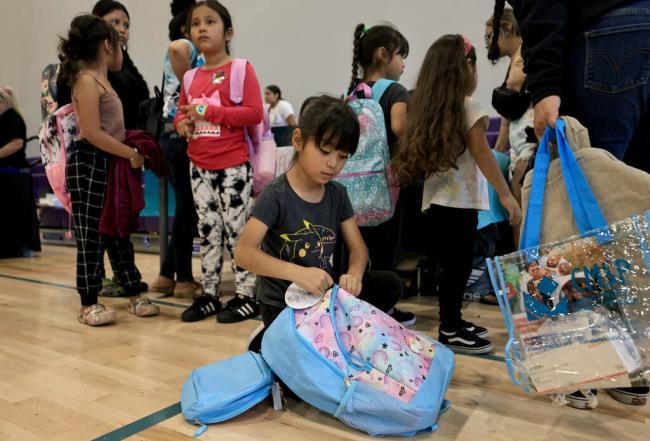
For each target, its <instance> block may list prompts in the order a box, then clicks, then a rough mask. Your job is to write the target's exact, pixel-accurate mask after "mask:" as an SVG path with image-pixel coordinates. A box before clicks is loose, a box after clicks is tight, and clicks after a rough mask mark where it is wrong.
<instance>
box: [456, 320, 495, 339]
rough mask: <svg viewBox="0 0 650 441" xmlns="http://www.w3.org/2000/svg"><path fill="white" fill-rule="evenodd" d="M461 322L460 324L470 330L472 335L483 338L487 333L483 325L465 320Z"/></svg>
mask: <svg viewBox="0 0 650 441" xmlns="http://www.w3.org/2000/svg"><path fill="white" fill-rule="evenodd" d="M462 323H463V324H462V326H463V329H465V330H467V331H469V332H471V333H472V334H474V335H477V336H479V337H482V338H485V337H487V336H488V334H489V332H488V330H487V329H485V328H484V327H483V326H477V325H475V324H474V323H472V322H468V321H465V320H463V321H462Z"/></svg>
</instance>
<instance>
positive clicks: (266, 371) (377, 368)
mask: <svg viewBox="0 0 650 441" xmlns="http://www.w3.org/2000/svg"><path fill="white" fill-rule="evenodd" d="M453 372H454V354H453V352H451V351H450V350H449V349H447V348H446V347H445V346H443V345H441V344H440V343H438V342H437V341H435V340H433V339H432V338H430V337H428V336H426V335H424V334H421V333H419V332H415V331H412V330H410V329H407V328H405V327H404V326H402V325H400V324H399V323H398V322H397V321H395V320H394V319H393V318H392V317H390V316H389V315H388V314H386V313H384V312H382V311H380V310H378V309H377V308H375V307H374V306H372V305H370V304H369V303H366V302H364V301H363V300H359V299H357V298H356V297H354V296H353V295H351V294H349V293H347V292H346V291H344V290H342V289H340V288H339V287H338V286H337V285H334V287H333V288H332V291H331V294H330V295H326V296H325V297H324V299H323V300H322V301H321V302H320V303H318V304H317V305H315V306H312V307H311V308H307V309H291V308H289V307H287V308H285V309H284V311H282V313H281V314H280V315H279V316H278V317H277V318H276V319H275V321H274V322H273V323H272V324H271V326H270V327H269V328H268V329H267V330H266V332H265V333H264V337H263V338H262V355H261V356H260V355H259V354H255V353H251V352H248V353H245V354H241V355H239V356H237V357H233V358H230V359H228V360H224V361H220V362H217V363H214V364H211V365H208V366H204V367H202V368H199V369H196V370H194V371H193V372H192V373H191V374H190V377H189V378H188V380H187V381H186V382H185V385H184V386H183V393H182V398H181V408H182V410H183V415H184V416H185V418H186V419H187V420H189V421H191V422H193V423H195V424H198V425H200V426H201V428H200V429H199V430H198V431H197V435H198V434H200V433H201V432H203V431H204V430H205V428H206V426H205V425H206V424H209V423H216V422H222V421H225V420H227V419H230V418H233V417H234V416H236V415H239V414H241V413H243V412H245V411H246V410H248V409H250V408H251V407H253V406H254V405H256V404H257V403H260V402H261V401H263V400H265V399H266V397H268V396H269V395H270V394H271V390H272V388H275V387H276V386H275V385H273V381H274V380H273V379H274V376H276V377H278V378H279V379H280V380H282V382H284V384H286V386H287V387H288V388H289V389H291V391H293V392H294V393H295V394H296V395H297V396H298V397H300V398H301V399H302V400H304V401H306V402H307V403H309V404H311V405H312V406H314V407H316V408H318V409H320V410H322V411H323V412H326V413H329V414H330V415H333V416H334V417H336V418H338V419H339V420H340V421H341V422H343V423H344V424H347V425H348V426H351V427H354V428H356V429H358V430H362V431H364V432H366V433H368V434H370V435H373V436H384V435H386V436H388V435H393V436H395V435H396V436H412V435H415V434H417V433H418V432H422V431H434V430H436V428H437V424H438V417H439V416H440V414H441V413H443V412H444V411H445V410H447V409H448V408H449V402H448V401H447V400H445V394H446V393H447V389H448V387H449V383H450V381H451V377H452V374H453ZM276 401H279V400H276V397H275V396H274V407H275V404H276ZM276 408H278V407H276Z"/></svg>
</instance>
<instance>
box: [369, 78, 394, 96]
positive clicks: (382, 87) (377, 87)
mask: <svg viewBox="0 0 650 441" xmlns="http://www.w3.org/2000/svg"><path fill="white" fill-rule="evenodd" d="M393 83H395V81H393V80H387V79H385V78H382V79H381V80H377V81H376V82H375V84H373V86H372V99H373V100H375V101H379V100H380V99H381V97H382V96H384V92H386V89H388V88H389V87H390V86H391V85H392V84H393Z"/></svg>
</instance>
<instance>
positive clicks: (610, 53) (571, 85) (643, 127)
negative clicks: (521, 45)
mask: <svg viewBox="0 0 650 441" xmlns="http://www.w3.org/2000/svg"><path fill="white" fill-rule="evenodd" d="M569 47H570V49H569V51H568V54H567V55H568V56H567V73H566V82H565V87H564V96H563V103H562V113H565V114H568V115H570V116H574V117H576V118H577V119H578V120H579V121H580V122H581V123H582V124H583V125H584V126H586V127H587V129H589V136H590V138H591V143H592V145H594V146H595V147H600V148H604V149H606V150H608V151H609V152H611V153H612V154H613V155H614V156H616V157H617V158H618V159H620V160H625V161H626V162H627V163H628V164H629V165H632V166H634V167H637V168H640V169H642V170H645V171H647V172H650V124H649V123H650V116H649V112H648V104H649V103H648V101H649V97H650V82H649V81H648V79H649V77H650V0H639V1H635V2H631V3H627V4H626V5H625V6H623V7H620V8H617V9H614V10H612V11H610V12H608V13H607V14H605V15H603V16H602V17H600V18H598V19H597V20H595V21H593V22H592V23H590V24H589V25H588V26H587V27H586V28H585V29H583V30H582V32H577V33H576V34H575V35H574V36H573V38H572V39H571V41H570V43H569Z"/></svg>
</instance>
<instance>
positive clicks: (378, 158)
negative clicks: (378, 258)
mask: <svg viewBox="0 0 650 441" xmlns="http://www.w3.org/2000/svg"><path fill="white" fill-rule="evenodd" d="M393 83H394V81H391V80H385V79H381V80H378V81H377V82H376V83H375V84H374V85H373V86H372V89H371V95H372V97H368V96H367V95H368V94H366V98H356V96H355V95H354V92H353V94H352V95H350V101H349V103H348V104H349V106H350V107H351V108H352V111H353V112H354V113H355V115H357V117H358V118H359V125H360V129H361V133H360V137H359V145H358V147H357V151H356V152H355V154H354V155H352V157H350V159H348V161H347V162H346V164H345V166H344V167H343V170H341V173H340V174H339V175H338V176H337V177H336V179H335V180H336V181H338V182H340V183H341V184H343V185H344V186H345V188H346V189H347V191H348V196H349V197H350V202H351V203H352V208H353V209H354V212H355V214H356V216H357V223H358V224H359V225H361V226H372V225H379V224H381V223H383V222H386V221H387V220H389V219H390V218H391V217H392V216H393V212H394V210H395V204H396V203H397V199H396V197H395V196H391V191H390V187H389V175H388V173H389V168H388V167H389V165H390V155H389V151H388V138H387V135H386V123H385V120H384V112H383V110H382V108H381V106H380V105H379V100H380V99H381V97H382V95H383V94H384V92H386V89H387V88H388V87H389V86H390V85H391V84H393ZM360 86H365V87H366V90H367V85H365V84H362V85H360Z"/></svg>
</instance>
